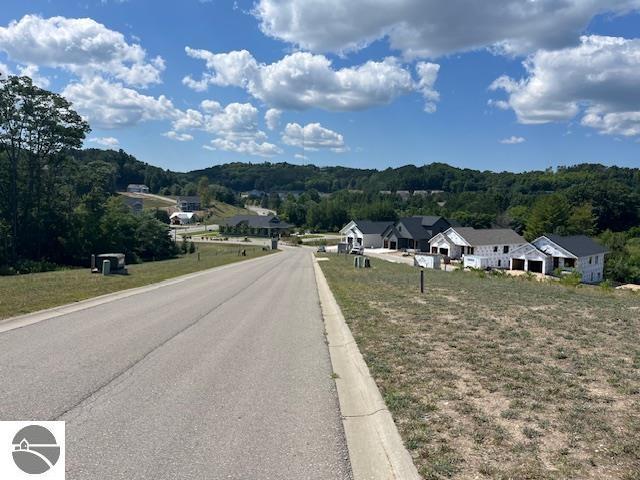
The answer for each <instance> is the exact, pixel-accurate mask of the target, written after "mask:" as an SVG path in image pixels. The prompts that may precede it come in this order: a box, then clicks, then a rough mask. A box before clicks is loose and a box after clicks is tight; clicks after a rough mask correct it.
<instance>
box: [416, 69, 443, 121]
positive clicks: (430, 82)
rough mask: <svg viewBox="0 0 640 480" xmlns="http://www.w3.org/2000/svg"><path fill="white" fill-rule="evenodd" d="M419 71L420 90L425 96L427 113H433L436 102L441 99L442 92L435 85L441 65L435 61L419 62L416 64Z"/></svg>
mask: <svg viewBox="0 0 640 480" xmlns="http://www.w3.org/2000/svg"><path fill="white" fill-rule="evenodd" d="M416 70H417V72H418V78H419V79H420V80H419V82H418V90H420V92H422V96H423V97H424V98H425V100H426V102H425V106H424V110H425V112H427V113H433V112H435V111H436V102H437V101H438V100H440V94H439V93H438V92H437V91H436V90H435V88H434V87H433V86H434V84H435V83H436V80H437V79H438V72H439V71H440V65H437V64H435V63H426V62H419V63H418V64H417V65H416Z"/></svg>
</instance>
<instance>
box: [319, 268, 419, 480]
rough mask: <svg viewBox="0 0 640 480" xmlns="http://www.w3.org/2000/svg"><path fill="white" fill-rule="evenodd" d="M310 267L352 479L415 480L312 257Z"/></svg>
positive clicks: (414, 472)
mask: <svg viewBox="0 0 640 480" xmlns="http://www.w3.org/2000/svg"><path fill="white" fill-rule="evenodd" d="M313 268H314V270H315V276H316V284H317V287H318V296H319V297H320V307H321V310H322V317H323V319H324V323H325V329H326V332H327V342H328V346H329V354H330V358H331V365H332V368H333V372H334V374H336V375H335V382H336V388H337V390H338V401H339V403H340V411H341V414H342V424H343V428H344V431H345V436H346V439H347V448H348V450H349V458H350V460H351V468H352V470H353V476H354V480H383V479H384V480H420V479H421V478H422V477H420V475H419V474H418V470H417V469H416V466H415V464H414V463H413V459H412V458H411V455H410V454H409V451H408V450H407V449H406V447H405V446H404V443H403V442H402V438H401V437H400V433H399V432H398V428H397V427H396V424H395V423H394V422H393V418H392V416H391V413H390V412H389V410H388V409H387V407H386V404H385V403H384V400H383V398H382V395H381V393H380V390H378V386H377V385H376V383H375V380H374V379H373V377H372V376H371V374H370V372H369V368H368V367H367V364H366V363H365V361H364V358H363V357H362V353H361V352H360V350H359V348H358V345H357V344H356V342H355V340H354V338H353V335H352V333H351V330H350V329H349V326H348V325H347V323H346V321H345V318H344V316H343V314H342V311H341V309H340V306H339V305H338V303H337V301H336V299H335V297H334V296H333V293H332V292H331V289H330V288H329V283H328V282H327V279H326V277H325V276H324V273H323V272H322V269H321V268H320V265H319V263H318V260H317V258H315V256H314V258H313Z"/></svg>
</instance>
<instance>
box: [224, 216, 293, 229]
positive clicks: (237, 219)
mask: <svg viewBox="0 0 640 480" xmlns="http://www.w3.org/2000/svg"><path fill="white" fill-rule="evenodd" d="M241 223H246V224H247V226H248V227H250V228H282V229H286V228H291V227H293V225H291V224H290V223H286V222H282V221H280V219H279V218H278V217H277V216H274V215H235V216H233V217H230V218H227V219H226V220H224V221H223V222H222V224H223V225H225V226H227V227H237V226H238V225H239V224H241Z"/></svg>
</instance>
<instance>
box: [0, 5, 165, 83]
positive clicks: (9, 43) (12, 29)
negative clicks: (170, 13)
mask: <svg viewBox="0 0 640 480" xmlns="http://www.w3.org/2000/svg"><path fill="white" fill-rule="evenodd" d="M0 50H3V51H4V52H6V53H7V55H8V56H9V58H10V59H11V60H13V61H15V62H18V63H21V64H24V65H37V66H40V67H43V66H46V67H54V68H63V69H66V70H68V71H70V72H72V73H74V74H77V75H80V76H87V75H89V76H93V75H95V74H96V73H101V74H103V75H109V76H113V77H115V78H116V79H118V80H120V81H122V82H125V83H127V84H129V85H134V86H147V85H150V84H153V83H159V82H160V74H161V73H162V71H163V70H164V68H165V65H164V60H163V59H162V58H161V57H156V58H154V59H150V60H149V59H147V54H146V52H145V50H144V49H143V48H142V47H141V46H140V45H138V44H131V43H128V42H127V41H126V40H125V38H124V35H122V34H121V33H120V32H116V31H113V30H110V29H108V28H107V27H105V26H104V25H102V24H101V23H98V22H96V21H95V20H93V19H91V18H65V17H51V18H46V19H45V18H42V17H40V16H38V15H25V16H24V17H22V18H21V19H20V20H19V21H13V22H11V23H9V25H8V26H7V27H0Z"/></svg>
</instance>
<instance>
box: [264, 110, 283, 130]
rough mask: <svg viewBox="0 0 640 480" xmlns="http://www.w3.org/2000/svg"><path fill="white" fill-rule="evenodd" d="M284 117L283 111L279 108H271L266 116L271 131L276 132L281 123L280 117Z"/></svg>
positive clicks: (265, 119)
mask: <svg viewBox="0 0 640 480" xmlns="http://www.w3.org/2000/svg"><path fill="white" fill-rule="evenodd" d="M281 115H282V110H278V109H277V108H270V109H269V110H267V112H266V113H265V114H264V121H265V123H266V124H267V128H268V129H269V130H275V129H276V128H277V127H278V124H279V123H280V116H281Z"/></svg>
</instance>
